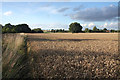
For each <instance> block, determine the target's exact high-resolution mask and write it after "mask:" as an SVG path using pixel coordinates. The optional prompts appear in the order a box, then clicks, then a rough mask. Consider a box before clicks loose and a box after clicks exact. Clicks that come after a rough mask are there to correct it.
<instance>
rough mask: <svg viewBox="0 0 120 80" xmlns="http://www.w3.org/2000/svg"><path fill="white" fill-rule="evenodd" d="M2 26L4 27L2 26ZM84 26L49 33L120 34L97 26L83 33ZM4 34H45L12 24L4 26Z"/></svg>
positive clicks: (26, 26)
mask: <svg viewBox="0 0 120 80" xmlns="http://www.w3.org/2000/svg"><path fill="white" fill-rule="evenodd" d="M0 26H2V25H0ZM82 28H83V27H82V26H81V25H80V23H77V22H74V23H71V24H70V25H69V30H64V29H51V30H50V31H49V32H52V33H58V32H61V33H64V32H72V33H80V32H82V33H107V32H120V30H108V29H107V28H104V29H98V28H97V27H96V26H94V27H93V29H88V28H85V30H83V31H82ZM2 33H44V31H43V30H41V28H36V29H31V28H30V27H29V26H28V25H27V24H18V25H11V24H10V23H8V24H5V25H4V26H2Z"/></svg>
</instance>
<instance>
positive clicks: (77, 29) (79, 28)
mask: <svg viewBox="0 0 120 80" xmlns="http://www.w3.org/2000/svg"><path fill="white" fill-rule="evenodd" d="M69 30H70V31H71V32H72V33H79V32H82V26H81V25H80V23H77V22H74V23H71V24H70V25H69Z"/></svg>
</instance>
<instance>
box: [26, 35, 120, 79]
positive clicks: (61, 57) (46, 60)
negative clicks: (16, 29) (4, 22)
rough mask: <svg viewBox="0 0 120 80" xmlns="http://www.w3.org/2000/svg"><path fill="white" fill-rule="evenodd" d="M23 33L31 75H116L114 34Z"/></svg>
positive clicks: (116, 55)
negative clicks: (28, 55)
mask: <svg viewBox="0 0 120 80" xmlns="http://www.w3.org/2000/svg"><path fill="white" fill-rule="evenodd" d="M27 35H28V41H27V46H28V53H29V54H30V55H31V56H30V57H31V66H32V73H33V77H43V78H57V77H62V78H63V77H66V78H116V77H120V76H119V73H120V71H119V68H120V66H119V65H120V63H119V59H118V56H119V54H118V34H117V33H78V34H77V33H74V34H72V33H55V34H54V33H51V34H27Z"/></svg>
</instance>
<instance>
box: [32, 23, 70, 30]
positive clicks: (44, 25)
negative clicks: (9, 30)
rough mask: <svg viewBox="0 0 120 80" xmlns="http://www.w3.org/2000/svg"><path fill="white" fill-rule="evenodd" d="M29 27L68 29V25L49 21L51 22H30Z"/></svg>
mask: <svg viewBox="0 0 120 80" xmlns="http://www.w3.org/2000/svg"><path fill="white" fill-rule="evenodd" d="M30 27H31V28H32V29H33V28H41V29H68V25H66V24H59V23H51V24H32V25H30Z"/></svg>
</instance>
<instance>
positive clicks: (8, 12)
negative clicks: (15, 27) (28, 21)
mask: <svg viewBox="0 0 120 80" xmlns="http://www.w3.org/2000/svg"><path fill="white" fill-rule="evenodd" d="M11 14H12V11H7V12H5V13H4V14H3V15H5V16H9V15H11Z"/></svg>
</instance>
